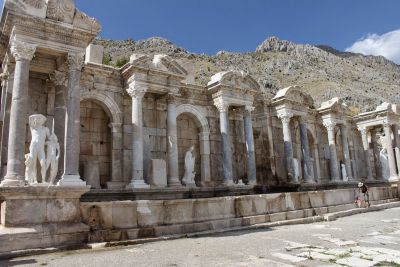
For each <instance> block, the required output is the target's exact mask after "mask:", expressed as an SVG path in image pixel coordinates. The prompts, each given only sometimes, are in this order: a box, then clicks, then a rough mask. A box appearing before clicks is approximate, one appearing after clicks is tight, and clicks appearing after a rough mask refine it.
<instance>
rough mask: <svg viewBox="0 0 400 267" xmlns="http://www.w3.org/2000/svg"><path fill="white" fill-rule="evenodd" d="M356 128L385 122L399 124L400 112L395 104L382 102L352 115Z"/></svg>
mask: <svg viewBox="0 0 400 267" xmlns="http://www.w3.org/2000/svg"><path fill="white" fill-rule="evenodd" d="M353 120H354V121H355V122H356V124H357V127H358V128H363V127H364V128H365V127H366V128H374V127H382V126H383V125H385V124H390V125H400V112H399V110H398V108H397V105H394V104H391V103H387V102H385V103H382V104H381V105H379V106H378V107H377V108H376V109H375V110H373V111H368V112H364V113H361V114H358V115H357V116H355V117H353Z"/></svg>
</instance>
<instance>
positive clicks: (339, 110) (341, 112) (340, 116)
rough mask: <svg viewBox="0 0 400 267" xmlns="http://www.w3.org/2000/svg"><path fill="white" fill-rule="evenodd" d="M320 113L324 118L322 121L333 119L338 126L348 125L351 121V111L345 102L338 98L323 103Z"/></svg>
mask: <svg viewBox="0 0 400 267" xmlns="http://www.w3.org/2000/svg"><path fill="white" fill-rule="evenodd" d="M318 113H319V115H320V116H321V117H322V120H326V119H332V120H335V121H336V123H337V124H347V123H348V122H350V121H351V118H350V109H349V108H348V106H347V105H346V104H345V103H344V102H343V100H342V99H340V98H338V97H334V98H332V99H330V100H328V101H325V102H323V103H322V104H321V107H320V108H319V109H318Z"/></svg>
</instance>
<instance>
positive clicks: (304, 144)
mask: <svg viewBox="0 0 400 267" xmlns="http://www.w3.org/2000/svg"><path fill="white" fill-rule="evenodd" d="M300 140H301V151H302V153H303V159H304V166H303V169H304V180H305V182H306V183H309V184H310V183H311V184H313V183H315V180H314V177H313V176H312V172H311V168H312V164H311V159H310V145H309V143H308V132H307V121H305V119H304V118H300ZM316 160H318V159H316Z"/></svg>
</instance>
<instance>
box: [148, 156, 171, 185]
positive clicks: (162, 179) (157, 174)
mask: <svg viewBox="0 0 400 267" xmlns="http://www.w3.org/2000/svg"><path fill="white" fill-rule="evenodd" d="M149 184H150V185H151V186H154V187H166V186H167V164H166V163H165V160H163V159H152V160H151V170H150V176H149Z"/></svg>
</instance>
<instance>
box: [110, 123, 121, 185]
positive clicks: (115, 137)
mask: <svg viewBox="0 0 400 267" xmlns="http://www.w3.org/2000/svg"><path fill="white" fill-rule="evenodd" d="M108 126H109V127H110V128H111V141H112V144H111V146H112V147H111V181H110V182H108V183H107V188H110V189H113V188H122V187H123V186H124V182H123V179H122V123H115V122H112V123H110V124H109V125H108Z"/></svg>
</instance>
